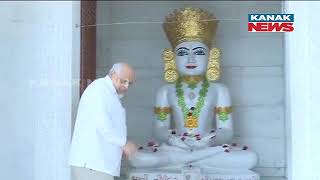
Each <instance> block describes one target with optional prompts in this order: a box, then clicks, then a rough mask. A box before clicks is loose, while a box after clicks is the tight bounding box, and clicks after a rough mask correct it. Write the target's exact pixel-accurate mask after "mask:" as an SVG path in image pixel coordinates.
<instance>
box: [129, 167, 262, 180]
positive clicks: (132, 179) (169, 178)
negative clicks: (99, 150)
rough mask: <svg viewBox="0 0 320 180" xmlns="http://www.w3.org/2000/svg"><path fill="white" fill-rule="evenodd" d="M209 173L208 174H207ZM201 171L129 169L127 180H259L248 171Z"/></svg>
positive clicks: (190, 169)
mask: <svg viewBox="0 0 320 180" xmlns="http://www.w3.org/2000/svg"><path fill="white" fill-rule="evenodd" d="M209 171H210V172H209ZM209 171H208V170H202V169H200V168H197V167H192V166H191V167H190V166H189V167H185V168H182V169H181V171H180V172H179V171H169V170H159V169H143V170H142V169H129V170H128V171H127V173H126V176H127V178H128V179H129V180H260V176H259V174H257V173H255V172H253V171H250V170H246V171H243V170H225V169H210V170H209Z"/></svg>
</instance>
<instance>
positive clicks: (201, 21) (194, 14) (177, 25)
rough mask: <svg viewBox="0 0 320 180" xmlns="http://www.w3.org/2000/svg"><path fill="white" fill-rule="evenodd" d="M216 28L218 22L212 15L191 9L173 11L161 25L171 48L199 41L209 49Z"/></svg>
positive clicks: (198, 9) (201, 10)
mask: <svg viewBox="0 0 320 180" xmlns="http://www.w3.org/2000/svg"><path fill="white" fill-rule="evenodd" d="M217 26H218V20H217V19H216V18H215V17H214V15H213V14H211V13H209V12H208V11H205V10H203V9H200V8H192V7H187V8H183V9H179V10H174V12H173V13H172V14H170V15H168V16H167V17H166V20H165V22H164V24H163V28H164V31H165V32H166V35H167V37H168V39H169V41H170V43H171V45H172V47H173V48H175V47H176V46H177V45H178V44H180V43H182V42H186V41H200V42H203V43H204V44H206V45H207V46H208V47H209V48H210V47H211V42H212V40H213V38H214V36H215V34H216V31H217Z"/></svg>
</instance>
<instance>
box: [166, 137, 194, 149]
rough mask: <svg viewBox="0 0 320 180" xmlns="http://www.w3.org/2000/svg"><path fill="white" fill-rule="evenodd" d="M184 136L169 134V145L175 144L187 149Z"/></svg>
mask: <svg viewBox="0 0 320 180" xmlns="http://www.w3.org/2000/svg"><path fill="white" fill-rule="evenodd" d="M185 140H186V137H184V136H179V135H173V134H171V135H169V138H168V144H169V145H171V146H176V147H179V148H182V149H189V148H190V147H189V146H188V145H187V144H186V143H185Z"/></svg>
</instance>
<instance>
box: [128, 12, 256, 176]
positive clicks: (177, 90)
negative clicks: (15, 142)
mask: <svg viewBox="0 0 320 180" xmlns="http://www.w3.org/2000/svg"><path fill="white" fill-rule="evenodd" d="M213 19H214V16H213V15H211V14H209V13H208V12H206V11H204V10H202V9H194V8H185V9H181V10H178V11H175V12H174V13H173V14H171V15H169V16H168V17H167V18H166V22H165V23H164V30H165V32H166V35H167V37H168V39H169V40H170V43H171V45H172V47H173V49H172V50H171V49H166V50H165V51H164V53H163V59H164V62H165V75H164V77H165V79H166V80H167V81H168V82H169V84H167V85H165V86H163V87H161V88H160V89H159V90H158V92H157V96H156V104H155V108H154V112H155V117H154V120H153V121H154V122H153V123H154V126H153V127H154V128H153V132H154V138H155V139H156V140H157V141H156V142H149V143H148V145H147V146H145V147H140V149H139V151H138V153H137V154H136V155H135V156H134V157H132V158H131V159H130V165H131V166H132V167H135V168H136V169H140V170H143V169H144V170H146V169H148V170H150V169H152V170H153V171H156V170H162V171H168V172H180V171H182V170H183V169H184V168H185V167H197V168H199V169H200V170H201V171H202V172H205V173H220V174H234V173H240V174H241V173H244V174H249V175H252V177H253V176H254V177H258V175H257V174H255V173H254V172H252V171H250V169H252V168H253V167H254V166H255V165H256V164H257V155H256V153H254V152H253V151H251V150H250V149H248V147H246V146H239V145H236V144H233V143H232V139H233V118H232V107H231V99H230V94H229V91H228V88H227V87H226V86H225V85H223V84H221V83H218V82H216V80H217V79H218V78H219V75H220V68H219V60H220V56H221V52H220V50H219V49H217V48H212V47H211V46H212V45H211V42H212V40H213V38H214V35H215V32H216V28H217V24H218V22H217V21H215V20H213ZM208 20H210V21H208ZM131 179H134V178H131ZM136 179H137V178H136ZM253 179H254V178H253Z"/></svg>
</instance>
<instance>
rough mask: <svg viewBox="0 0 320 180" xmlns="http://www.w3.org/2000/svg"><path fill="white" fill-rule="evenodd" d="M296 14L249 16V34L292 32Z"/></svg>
mask: <svg viewBox="0 0 320 180" xmlns="http://www.w3.org/2000/svg"><path fill="white" fill-rule="evenodd" d="M293 22H294V14H248V32H292V31H293V30H294V27H293Z"/></svg>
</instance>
